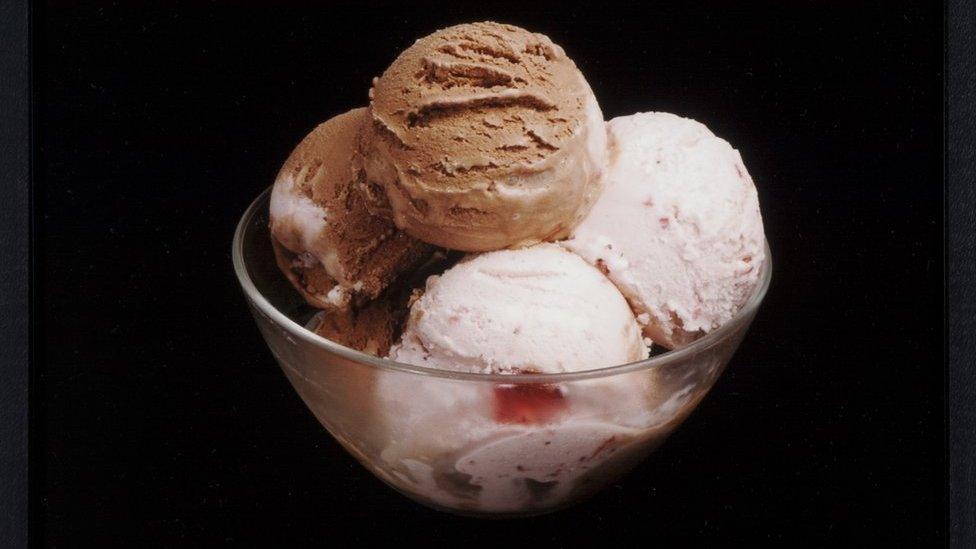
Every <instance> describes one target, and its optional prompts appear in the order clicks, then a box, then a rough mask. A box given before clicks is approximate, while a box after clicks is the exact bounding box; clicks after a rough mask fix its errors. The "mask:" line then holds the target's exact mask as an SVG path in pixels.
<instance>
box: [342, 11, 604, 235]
mask: <svg viewBox="0 0 976 549" xmlns="http://www.w3.org/2000/svg"><path fill="white" fill-rule="evenodd" d="M369 113H370V124H369V125H368V126H367V128H366V131H364V134H363V140H362V143H361V152H362V159H361V160H362V162H363V168H364V171H365V173H366V181H365V188H366V190H367V192H368V194H370V195H371V196H372V197H373V199H374V200H373V202H372V203H371V206H372V207H373V208H374V210H379V211H391V212H392V214H393V218H394V221H395V222H396V225H397V226H398V227H400V228H402V229H403V230H404V231H405V232H407V233H408V234H410V235H412V236H414V237H416V238H418V239H421V240H423V241H425V242H429V243H432V244H436V245H439V246H444V247H447V248H452V249H457V250H464V251H487V250H494V249H500V248H506V247H519V246H525V245H529V244H533V243H536V242H541V241H546V240H554V239H559V238H563V237H565V236H568V235H569V233H570V232H571V230H572V229H573V228H574V227H575V226H576V225H577V224H578V223H579V222H580V220H581V219H582V217H583V216H584V215H585V214H586V213H587V211H588V210H589V208H590V206H591V205H592V203H593V202H594V201H595V198H596V196H597V195H598V194H599V190H600V184H601V170H602V169H603V165H604V164H605V162H604V158H605V154H606V133H605V130H604V125H603V115H602V113H601V112H600V107H599V106H598V104H597V102H596V98H595V97H594V96H593V92H592V91H591V90H590V87H589V85H588V84H587V82H586V80H585V79H584V78H583V75H582V74H581V73H580V71H579V69H577V68H576V65H575V64H574V63H573V61H572V60H571V59H570V58H569V57H567V56H566V54H565V52H564V51H563V49H562V48H560V47H559V46H557V45H556V44H554V43H553V42H552V41H551V40H549V38H547V37H546V36H543V35H541V34H534V33H531V32H528V31H526V30H524V29H521V28H518V27H514V26H511V25H502V24H498V23H491V22H484V23H473V24H465V25H458V26H455V27H450V28H447V29H443V30H440V31H437V32H435V33H434V34H432V35H430V36H427V37H425V38H422V39H420V40H418V41H417V42H416V43H414V44H413V45H412V46H411V47H409V48H407V49H406V50H405V51H404V52H403V53H402V54H400V56H399V57H398V58H397V59H396V60H395V61H394V62H393V64H392V65H390V67H389V68H388V69H387V70H386V71H385V72H384V73H383V75H382V76H381V77H379V78H377V79H375V80H374V82H373V88H372V90H371V91H370V108H369Z"/></svg>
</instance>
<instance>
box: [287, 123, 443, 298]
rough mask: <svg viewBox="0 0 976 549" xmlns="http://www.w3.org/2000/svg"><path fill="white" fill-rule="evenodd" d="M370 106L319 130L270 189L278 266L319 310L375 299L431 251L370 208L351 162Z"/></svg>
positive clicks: (303, 142)
mask: <svg viewBox="0 0 976 549" xmlns="http://www.w3.org/2000/svg"><path fill="white" fill-rule="evenodd" d="M366 120H367V114H366V109H365V108H359V109H353V110H351V111H349V112H347V113H345V114H341V115H339V116H336V117H334V118H332V119H330V120H328V121H326V122H324V123H323V124H321V125H319V126H318V127H317V128H315V129H314V130H313V131H312V132H311V133H310V134H309V135H308V136H306V137H305V139H304V140H302V142H301V143H300V144H299V145H298V147H296V148H295V150H294V151H293V152H292V153H291V156H289V157H288V160H287V161H286V162H285V164H284V166H282V168H281V171H280V172H279V173H278V176H277V178H276V180H275V184H274V188H273V190H272V192H271V205H270V217H271V234H272V237H273V241H274V244H275V255H276V258H277V262H278V265H279V267H280V268H281V270H282V271H283V272H284V273H285V275H286V276H287V277H288V278H289V280H290V281H291V282H292V284H293V285H294V286H295V287H296V289H298V290H299V291H300V292H301V293H302V295H304V297H305V299H306V301H308V303H309V304H310V305H312V306H314V307H319V308H323V309H328V308H343V307H345V306H347V305H348V304H349V303H350V301H351V300H352V299H353V298H356V297H362V298H363V299H368V298H374V297H376V296H377V295H379V293H380V292H381V291H382V290H383V289H384V288H385V287H386V286H387V285H388V284H389V283H390V282H391V281H392V280H393V279H395V278H396V277H397V276H399V275H400V274H402V273H404V272H406V271H409V270H410V269H412V268H413V267H414V266H416V265H417V264H419V263H420V262H422V261H423V260H425V259H426V258H427V257H428V256H429V255H430V254H431V253H432V251H433V248H432V247H431V246H429V245H427V244H425V243H423V242H420V241H418V240H416V239H414V238H412V237H410V236H408V235H406V234H405V233H403V232H402V231H400V230H398V229H397V228H396V227H395V226H394V224H393V223H392V222H391V221H390V220H388V219H385V218H383V217H382V216H378V215H374V214H373V213H371V212H370V211H369V210H368V209H367V208H366V203H365V198H364V197H363V195H362V193H361V187H360V186H359V185H355V184H354V182H355V180H356V179H357V178H359V177H361V175H362V174H361V173H358V172H357V171H356V170H355V169H354V168H353V165H352V158H353V156H354V154H355V151H356V148H357V139H358V135H359V132H360V129H361V128H362V126H363V122H364V121H366Z"/></svg>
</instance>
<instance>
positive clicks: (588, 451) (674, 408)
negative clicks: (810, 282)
mask: <svg viewBox="0 0 976 549" xmlns="http://www.w3.org/2000/svg"><path fill="white" fill-rule="evenodd" d="M268 196H269V193H268V191H265V192H264V193H262V194H261V196H259V197H258V198H257V199H256V200H255V201H254V202H253V203H252V204H251V206H250V207H249V208H248V210H247V211H246V212H245V214H244V216H243V218H242V219H241V221H240V223H239V224H238V226H237V230H236V232H235V234H234V242H233V250H232V256H233V262H234V269H235V271H236V274H237V278H238V280H239V281H240V284H241V287H242V288H243V290H244V294H245V296H246V297H247V301H248V305H249V306H250V309H251V312H252V313H253V315H254V318H255V320H256V322H257V324H258V327H259V328H260V331H261V334H262V335H263V336H264V339H265V341H266V342H267V344H268V347H269V348H270V349H271V352H272V353H273V355H274V357H275V359H276V360H277V362H278V364H279V365H280V367H281V369H282V371H284V373H285V376H287V378H288V380H289V381H290V382H291V384H292V385H293V386H294V387H295V390H296V391H297V392H298V394H299V395H300V396H301V398H302V400H303V401H304V402H305V404H306V405H307V406H308V408H309V409H310V410H311V411H312V413H313V414H315V417H316V418H318V420H319V422H321V423H322V425H323V426H324V427H325V428H326V429H327V430H328V431H329V433H331V434H332V436H333V437H335V439H336V440H337V441H339V443H340V444H342V446H343V447H344V448H345V449H346V450H348V451H349V452H350V453H351V454H352V455H353V456H355V457H356V458H357V459H358V460H359V461H360V462H361V463H362V464H363V465H364V466H365V467H366V468H367V469H369V470H370V471H371V472H373V473H374V474H375V475H376V476H377V477H379V478H380V479H382V480H383V481H385V482H386V483H387V484H389V485H390V486H392V487H393V488H395V489H396V490H398V491H400V492H401V493H403V494H405V495H406V496H408V497H410V498H411V499H413V500H415V501H418V502H420V503H422V504H425V505H428V506H431V507H434V508H437V509H441V510H446V511H449V512H454V513H460V514H467V515H480V516H524V515H532V514H539V513H544V512H548V511H552V510H555V509H558V508H561V507H564V506H566V505H569V504H571V503H573V502H575V501H578V500H580V499H582V498H585V497H587V496H589V495H591V494H593V493H595V492H597V491H598V490H600V489H601V488H603V487H604V486H606V485H607V484H609V483H611V482H613V481H614V480H615V479H617V478H618V477H619V476H620V475H622V474H623V473H625V472H627V471H628V470H629V469H631V468H632V467H633V466H634V465H636V464H637V463H639V462H640V461H641V460H642V459H643V458H644V457H645V456H647V455H648V454H649V453H650V452H651V451H653V450H654V449H655V448H656V447H657V446H658V445H659V444H661V443H662V442H663V441H664V440H665V439H666V438H667V436H668V435H669V434H670V433H671V432H672V431H674V430H675V429H676V428H677V427H678V425H680V424H681V422H682V421H683V420H684V419H685V418H686V417H687V416H688V414H690V413H691V411H692V410H694V409H695V407H696V406H697V405H698V403H699V402H700V401H701V400H702V398H704V397H705V395H706V394H707V393H708V391H709V389H710V388H711V387H712V385H713V384H714V383H715V380H716V379H717V378H718V376H719V375H720V374H721V373H722V371H723V369H724V368H725V365H726V364H727V363H728V361H729V359H730V358H731V357H732V354H733V353H734V352H735V350H736V348H737V347H738V345H739V342H740V341H741V340H742V337H743V336H744V335H745V333H746V330H747V329H748V327H749V324H750V323H751V321H752V319H753V317H754V316H755V314H756V311H757V309H758V307H759V305H760V303H761V302H762V300H763V297H764V296H765V294H766V290H767V289H768V288H769V281H770V276H771V262H770V254H769V250H768V247H767V250H766V261H765V263H764V264H763V265H762V273H761V281H760V284H759V285H758V286H757V288H756V289H755V291H754V292H753V295H752V296H751V297H750V298H749V300H748V302H747V303H746V305H745V306H744V307H743V308H742V310H741V311H740V312H739V313H738V314H737V315H736V316H735V317H734V318H733V319H732V320H731V321H729V322H728V323H726V324H725V325H724V326H722V327H721V328H719V329H717V330H715V331H713V332H711V333H709V334H707V335H705V336H704V337H702V338H700V339H698V340H696V341H694V342H693V343H691V344H689V345H687V346H686V347H683V348H681V349H678V350H675V351H669V352H665V353H663V354H658V355H656V356H652V357H651V358H649V359H647V360H642V361H639V362H633V363H630V364H623V365H619V366H612V367H608V368H599V369H594V370H587V371H582V372H573V373H561V374H518V375H503V374H482V373H465V372H455V371H445V370H438V369H432V368H425V367H421V366H414V365H409V364H401V363H397V362H394V361H391V360H386V359H381V358H377V357H374V356H371V355H368V354H365V353H361V352H359V351H356V350H354V349H350V348H348V347H344V346H342V345H339V344H338V343H335V342H332V341H330V340H328V339H325V338H323V337H320V336H319V335H317V334H315V333H314V332H312V331H310V330H308V329H306V328H305V326H306V325H307V324H308V323H309V321H310V320H311V319H312V317H313V315H314V313H315V311H314V310H313V309H311V308H310V307H308V306H307V305H306V304H305V302H304V300H303V299H302V298H301V297H300V296H299V295H298V293H297V292H295V291H294V290H293V289H292V287H291V285H290V284H289V283H288V281H287V280H286V279H285V277H284V276H283V275H282V274H281V273H280V271H279V270H278V267H277V266H276V264H275V260H274V253H273V250H272V245H271V241H270V235H269V232H268Z"/></svg>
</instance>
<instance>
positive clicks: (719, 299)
mask: <svg viewBox="0 0 976 549" xmlns="http://www.w3.org/2000/svg"><path fill="white" fill-rule="evenodd" d="M607 127H608V130H609V131H608V136H609V149H610V164H609V169H608V170H607V176H606V186H605V189H604V192H603V194H602V195H601V197H600V199H599V200H598V201H597V203H596V204H595V205H594V206H593V209H592V210H591V211H590V213H589V215H588V216H587V217H586V219H585V220H584V221H583V222H582V223H581V224H580V225H579V226H578V227H577V228H576V230H575V231H574V233H573V236H572V238H570V239H569V240H567V241H566V242H564V245H565V247H566V248H568V249H570V250H572V251H574V252H576V253H577V254H579V255H580V256H582V257H583V258H585V259H586V260H587V261H588V262H590V263H591V264H593V265H595V266H597V267H598V268H599V269H601V270H602V271H603V272H604V273H605V274H606V275H607V276H608V277H609V278H610V280H612V281H613V282H614V283H615V284H616V285H617V287H618V288H619V289H620V291H621V292H622V293H623V294H624V296H626V297H627V299H628V301H629V302H630V305H631V306H632V307H633V309H634V310H635V312H637V313H638V317H637V318H638V321H640V322H641V323H642V324H643V326H644V333H645V334H646V335H647V336H648V337H650V338H651V339H653V340H654V342H655V343H658V344H661V345H664V346H665V347H668V348H674V347H678V346H680V345H682V344H684V343H687V342H689V341H690V340H692V339H694V338H695V337H697V336H699V335H700V334H703V333H706V332H709V331H711V330H714V329H716V328H718V327H719V326H721V325H722V324H723V323H725V322H727V321H728V320H730V319H731V318H732V317H733V316H734V315H735V313H736V312H737V311H738V310H739V308H740V307H741V306H742V305H743V304H744V303H745V301H746V300H747V298H748V297H749V295H750V294H751V292H752V290H753V289H754V288H755V286H756V284H757V283H758V282H759V274H760V273H759V269H760V266H761V265H762V264H763V260H764V255H765V254H764V236H763V224H762V217H761V215H760V212H759V201H758V197H757V193H756V188H755V185H754V184H753V181H752V178H751V177H750V176H749V172H748V171H746V168H745V165H744V164H743V162H742V158H741V156H740V155H739V152H738V151H736V150H735V149H733V148H732V146H731V145H729V143H727V142H726V141H725V140H723V139H720V138H718V137H716V136H715V135H714V134H713V133H712V132H711V131H709V130H708V128H706V127H705V126H704V125H703V124H700V123H698V122H695V121H694V120H690V119H687V118H681V117H679V116H676V115H673V114H667V113H639V114H635V115H632V116H624V117H620V118H615V119H613V120H611V121H610V122H608V123H607Z"/></svg>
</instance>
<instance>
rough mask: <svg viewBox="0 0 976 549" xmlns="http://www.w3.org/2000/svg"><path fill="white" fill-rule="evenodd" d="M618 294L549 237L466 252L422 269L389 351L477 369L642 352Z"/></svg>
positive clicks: (577, 366)
mask: <svg viewBox="0 0 976 549" xmlns="http://www.w3.org/2000/svg"><path fill="white" fill-rule="evenodd" d="M647 352H648V351H647V347H646V346H645V345H644V342H643V340H642V337H641V332H640V328H639V326H638V325H637V322H636V321H635V319H634V315H633V313H632V312H631V310H630V308H629V307H628V305H627V302H626V300H625V299H624V297H623V296H622V295H621V294H620V292H619V291H618V290H617V288H616V287H614V285H613V284H612V283H611V282H610V281H609V280H608V279H607V278H606V277H605V276H603V274H601V273H600V271H598V270H597V269H596V268H594V267H592V266H590V265H588V264H586V262H585V261H583V260H582V259H580V257H579V256H576V255H574V254H572V253H570V252H568V251H566V250H564V249H562V248H560V247H559V246H557V245H555V244H540V245H537V246H533V247H530V248H523V249H520V250H501V251H496V252H489V253H485V254H480V255H475V256H469V257H468V258H466V259H465V260H463V261H462V262H461V263H459V264H457V265H455V266H454V267H453V268H451V269H450V270H448V271H447V272H446V273H444V274H443V275H441V276H440V277H431V278H430V279H428V282H427V289H426V291H425V292H424V294H423V296H422V297H421V298H420V299H419V300H417V301H416V302H415V303H414V304H413V306H412V307H411V311H410V317H409V319H408V321H407V326H406V329H405V330H404V334H403V340H402V342H401V343H400V344H399V345H397V346H396V347H394V348H393V349H392V350H391V352H390V358H392V359H394V360H397V361H400V362H408V363H411V364H417V365H421V366H429V367H433V368H442V369H449V370H461V371H470V372H482V373H519V372H537V373H558V372H571V371H579V370H589V369H593V368H601V367H606V366H614V365H617V364H626V363H628V362H633V361H636V360H640V359H643V358H646V357H647Z"/></svg>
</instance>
